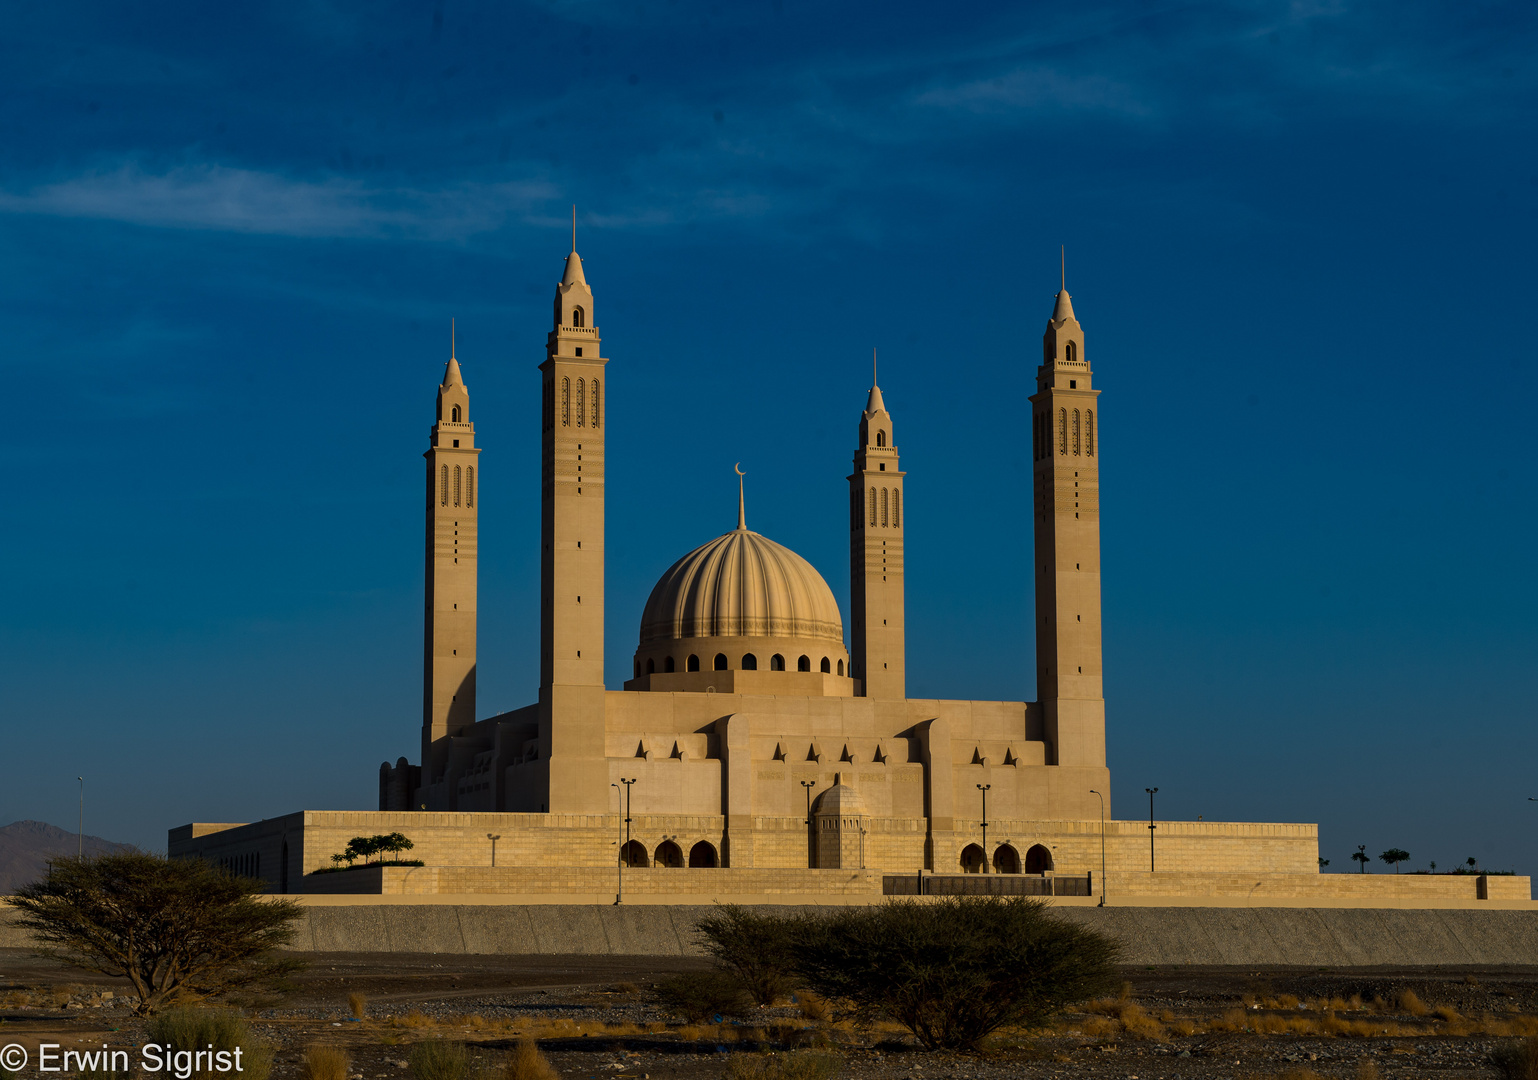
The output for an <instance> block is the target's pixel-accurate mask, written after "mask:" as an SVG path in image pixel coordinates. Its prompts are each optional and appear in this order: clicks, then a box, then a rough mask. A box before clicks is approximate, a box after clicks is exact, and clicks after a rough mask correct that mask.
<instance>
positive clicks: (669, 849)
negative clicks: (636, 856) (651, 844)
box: [653, 840, 684, 867]
mask: <svg viewBox="0 0 1538 1080" xmlns="http://www.w3.org/2000/svg"><path fill="white" fill-rule="evenodd" d="M653 858H654V861H655V862H656V864H657V865H658V866H671V867H681V866H683V864H684V853H683V851H682V850H681V849H680V848H679V846H678V845H677V844H675V843H673V841H671V840H664V841H662V843H660V844H658V845H657V854H656V855H655V856H653Z"/></svg>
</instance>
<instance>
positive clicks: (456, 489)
mask: <svg viewBox="0 0 1538 1080" xmlns="http://www.w3.org/2000/svg"><path fill="white" fill-rule="evenodd" d="M460 471H461V470H460V468H459V466H458V465H455V466H454V505H455V506H458V505H459V481H460Z"/></svg>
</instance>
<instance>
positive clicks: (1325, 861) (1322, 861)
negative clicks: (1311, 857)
mask: <svg viewBox="0 0 1538 1080" xmlns="http://www.w3.org/2000/svg"><path fill="white" fill-rule="evenodd" d="M1329 865H1330V860H1329V859H1326V858H1325V857H1324V856H1323V855H1321V856H1319V869H1321V870H1323V869H1324V868H1325V867H1326V866H1329Z"/></svg>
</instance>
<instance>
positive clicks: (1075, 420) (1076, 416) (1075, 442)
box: [1073, 409, 1079, 457]
mask: <svg viewBox="0 0 1538 1080" xmlns="http://www.w3.org/2000/svg"><path fill="white" fill-rule="evenodd" d="M1073 456H1074V457H1078V456H1079V410H1078V409H1075V410H1073Z"/></svg>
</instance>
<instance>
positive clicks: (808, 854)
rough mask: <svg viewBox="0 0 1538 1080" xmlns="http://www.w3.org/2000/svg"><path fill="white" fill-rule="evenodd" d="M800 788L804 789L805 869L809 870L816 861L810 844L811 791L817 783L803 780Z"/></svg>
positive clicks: (814, 851)
mask: <svg viewBox="0 0 1538 1080" xmlns="http://www.w3.org/2000/svg"><path fill="white" fill-rule="evenodd" d="M801 786H802V787H803V788H804V789H806V868H807V869H808V870H811V869H813V864H814V863H815V862H816V861H817V860H816V859H815V858H813V856H814V855H815V854H816V847H815V845H814V844H813V842H812V789H813V788H814V787H816V786H817V781H816V780H803V781H801Z"/></svg>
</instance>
